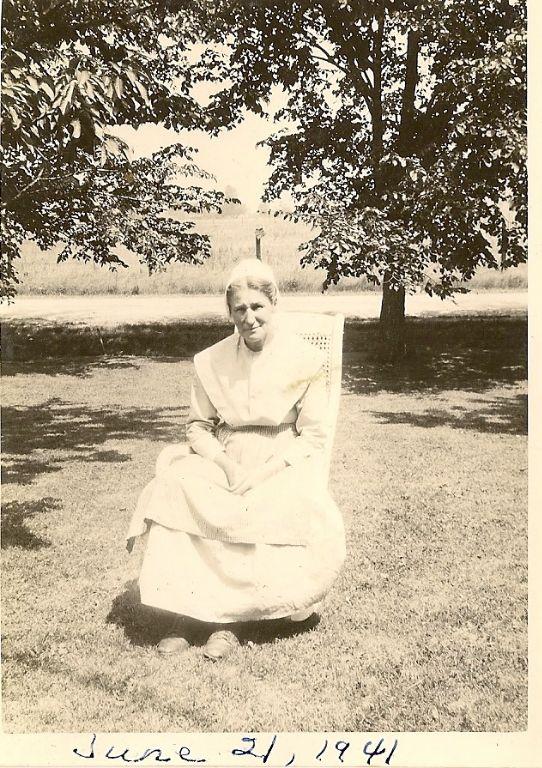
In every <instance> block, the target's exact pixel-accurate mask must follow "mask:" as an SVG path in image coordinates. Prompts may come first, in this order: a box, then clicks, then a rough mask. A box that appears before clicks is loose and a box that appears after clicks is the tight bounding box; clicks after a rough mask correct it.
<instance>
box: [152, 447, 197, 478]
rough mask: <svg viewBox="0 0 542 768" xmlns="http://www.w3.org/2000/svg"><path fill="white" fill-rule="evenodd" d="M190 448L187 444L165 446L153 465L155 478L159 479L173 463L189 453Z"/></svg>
mask: <svg viewBox="0 0 542 768" xmlns="http://www.w3.org/2000/svg"><path fill="white" fill-rule="evenodd" d="M191 452H192V451H191V448H190V446H189V445H188V443H174V444H173V445H167V446H166V447H165V448H164V449H163V450H161V451H160V453H159V454H158V458H157V459H156V465H155V469H154V471H155V474H156V477H159V476H160V475H162V474H163V473H164V472H166V471H167V470H168V469H169V468H170V466H171V465H172V464H173V462H174V461H177V460H178V459H184V458H185V457H186V456H189V455H190V453H191Z"/></svg>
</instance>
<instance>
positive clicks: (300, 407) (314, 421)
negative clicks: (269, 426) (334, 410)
mask: <svg viewBox="0 0 542 768" xmlns="http://www.w3.org/2000/svg"><path fill="white" fill-rule="evenodd" d="M296 408H297V412H298V415H297V420H296V429H297V431H298V432H299V436H298V437H296V439H295V440H293V441H292V442H291V444H290V446H288V448H287V450H286V451H285V452H284V454H283V456H282V458H283V459H284V461H285V462H286V463H287V464H290V465H292V464H296V463H297V462H299V461H301V460H302V459H306V458H308V457H309V456H313V455H314V454H315V453H318V452H319V451H322V450H323V449H324V447H325V444H326V438H327V433H328V425H327V424H326V421H325V414H326V413H327V392H326V384H325V372H324V369H323V367H321V368H320V369H319V370H318V372H317V373H316V375H315V376H314V377H313V378H312V379H311V381H310V383H309V385H308V387H307V389H306V391H305V393H304V395H303V397H302V398H301V399H300V400H299V401H298V403H297V405H296Z"/></svg>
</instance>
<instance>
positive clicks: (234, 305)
mask: <svg viewBox="0 0 542 768" xmlns="http://www.w3.org/2000/svg"><path fill="white" fill-rule="evenodd" d="M274 311H275V306H274V304H272V303H271V302H270V301H269V299H268V298H267V296H266V295H265V293H262V292H261V291H258V290H255V289H254V288H236V289H235V291H234V292H233V294H232V296H231V299H230V316H231V318H232V320H233V322H234V323H235V327H236V328H237V330H238V331H239V334H240V336H242V337H243V339H244V341H245V344H246V345H247V347H248V348H249V349H251V350H252V351H253V352H259V351H260V350H261V349H263V346H264V344H265V342H266V341H267V338H268V336H269V332H270V330H271V325H272V320H273V314H274Z"/></svg>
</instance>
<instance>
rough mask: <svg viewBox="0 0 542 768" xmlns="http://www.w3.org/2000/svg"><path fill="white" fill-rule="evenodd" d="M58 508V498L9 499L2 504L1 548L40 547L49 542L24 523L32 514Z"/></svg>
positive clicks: (46, 545)
mask: <svg viewBox="0 0 542 768" xmlns="http://www.w3.org/2000/svg"><path fill="white" fill-rule="evenodd" d="M55 509H60V502H59V500H58V499H53V498H51V497H50V496H45V497H44V498H43V499H39V500H36V501H10V502H8V503H7V504H3V505H2V549H7V548H8V547H22V548H23V549H41V548H42V547H49V546H51V543H50V542H49V541H46V540H45V539H42V538H41V536H36V534H34V533H32V531H31V530H29V528H28V527H27V525H26V521H27V520H28V519H29V518H32V517H34V515H41V514H43V513H44V512H51V511H52V510H55Z"/></svg>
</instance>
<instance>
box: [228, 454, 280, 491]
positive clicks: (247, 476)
mask: <svg viewBox="0 0 542 768" xmlns="http://www.w3.org/2000/svg"><path fill="white" fill-rule="evenodd" d="M216 463H217V464H218V465H219V466H220V467H221V468H222V469H223V470H224V472H225V473H226V477H227V478H228V484H229V486H230V491H231V492H232V493H236V494H238V495H239V496H242V495H243V494H244V493H247V491H250V490H251V489H252V488H255V487H256V486H257V485H260V483H263V482H264V481H265V480H267V479H268V478H270V477H272V476H273V475H275V474H277V472H280V470H281V469H284V468H285V467H286V462H285V461H284V460H283V459H270V460H269V461H266V462H265V463H264V464H259V465H258V466H256V467H253V468H252V469H249V470H246V469H244V468H243V467H242V466H241V465H240V464H238V463H237V462H236V461H233V459H229V458H228V457H226V456H221V457H220V458H219V459H218V460H217V461H216Z"/></svg>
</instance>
